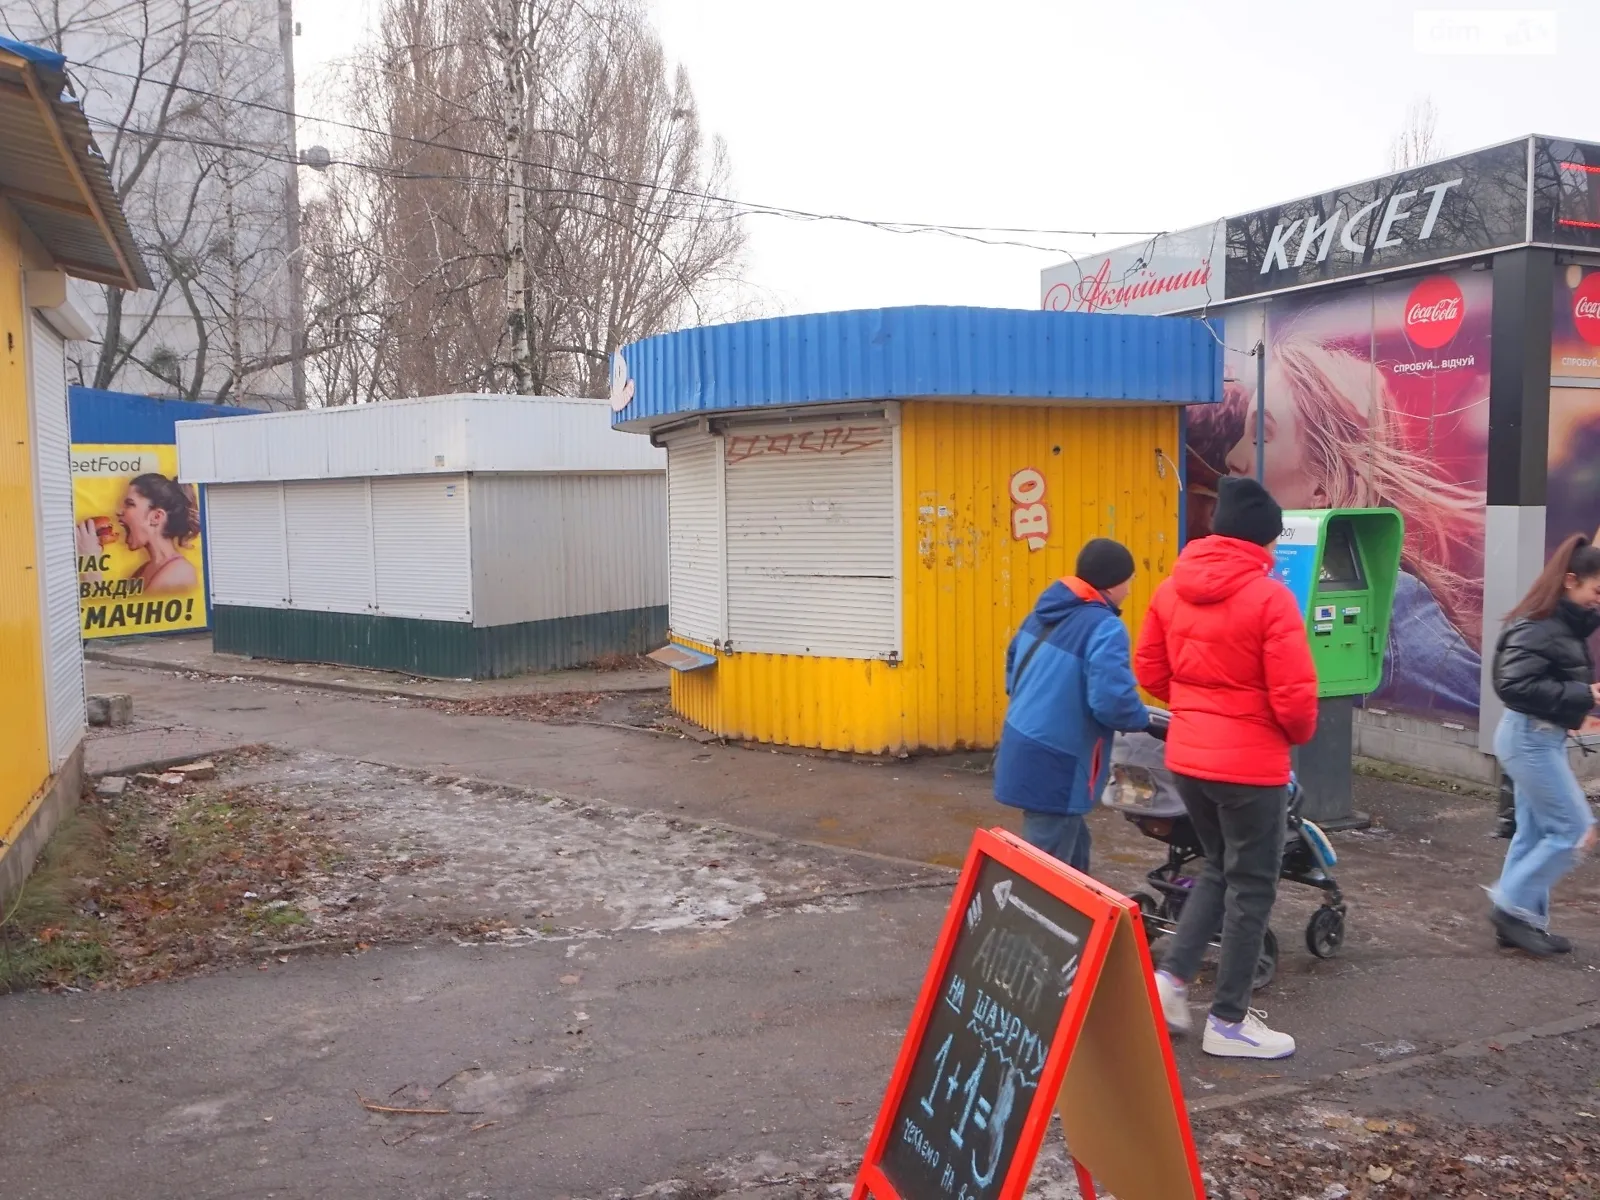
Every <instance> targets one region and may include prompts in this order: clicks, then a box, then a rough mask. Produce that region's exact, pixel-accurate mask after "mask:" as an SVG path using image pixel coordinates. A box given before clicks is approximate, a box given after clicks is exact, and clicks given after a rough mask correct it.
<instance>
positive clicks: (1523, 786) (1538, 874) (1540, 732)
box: [1489, 712, 1594, 929]
mask: <svg viewBox="0 0 1600 1200" xmlns="http://www.w3.org/2000/svg"><path fill="white" fill-rule="evenodd" d="M1494 753H1495V757H1496V758H1498V759H1499V760H1500V767H1501V769H1502V770H1504V771H1505V773H1506V774H1507V775H1509V776H1510V777H1511V782H1512V784H1513V785H1514V786H1515V788H1516V797H1517V801H1516V807H1517V833H1516V836H1515V837H1513V838H1512V839H1511V845H1510V846H1509V847H1508V848H1507V850H1506V862H1505V866H1504V867H1502V868H1501V870H1500V881H1499V882H1498V883H1496V884H1495V885H1494V886H1493V887H1492V888H1490V889H1489V899H1490V900H1492V901H1493V902H1494V906H1495V907H1496V908H1498V909H1499V910H1500V911H1501V912H1503V913H1506V914H1507V915H1508V916H1513V917H1517V918H1518V919H1520V920H1523V921H1526V922H1528V923H1529V924H1530V925H1532V926H1534V927H1535V928H1537V929H1546V928H1548V926H1549V924H1550V889H1551V888H1552V887H1554V886H1555V884H1556V881H1557V880H1559V879H1560V878H1561V877H1562V876H1563V875H1565V874H1566V873H1567V872H1568V871H1570V870H1572V868H1573V867H1574V866H1575V865H1576V864H1577V861H1578V857H1579V854H1578V846H1579V843H1581V842H1582V841H1583V839H1584V837H1585V835H1587V834H1588V832H1589V827H1590V826H1591V825H1593V824H1594V814H1593V813H1592V812H1590V811H1589V802H1588V800H1587V799H1586V798H1585V797H1584V794H1583V788H1582V787H1581V786H1580V785H1579V783H1578V778H1577V776H1576V775H1574V774H1573V773H1572V765H1571V763H1569V762H1568V761H1567V731H1566V730H1565V729H1561V728H1558V727H1557V726H1555V725H1552V724H1550V723H1549V722H1548V721H1540V720H1538V719H1536V718H1534V717H1529V716H1525V715H1524V714H1522V713H1518V712H1507V713H1506V715H1505V716H1504V717H1502V718H1501V719H1500V728H1499V729H1497V730H1495V735H1494Z"/></svg>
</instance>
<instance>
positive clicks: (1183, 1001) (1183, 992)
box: [1156, 971, 1194, 1033]
mask: <svg viewBox="0 0 1600 1200" xmlns="http://www.w3.org/2000/svg"><path fill="white" fill-rule="evenodd" d="M1156 995H1158V996H1160V997H1161V1015H1162V1016H1164V1017H1165V1018H1166V1019H1167V1032H1168V1033H1188V1032H1189V1027H1190V1026H1191V1025H1192V1024H1193V1023H1194V1018H1193V1017H1192V1016H1191V1015H1190V1013H1189V988H1188V985H1186V984H1182V983H1179V982H1178V981H1177V979H1175V978H1173V977H1172V976H1171V975H1168V974H1167V973H1166V972H1165V971H1157V972H1156Z"/></svg>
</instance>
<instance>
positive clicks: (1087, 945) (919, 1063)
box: [852, 830, 1205, 1200]
mask: <svg viewBox="0 0 1600 1200" xmlns="http://www.w3.org/2000/svg"><path fill="white" fill-rule="evenodd" d="M1053 1110H1059V1111H1060V1113H1061V1117H1062V1127H1063V1130H1064V1131H1065V1132H1066V1135H1067V1143H1068V1148H1069V1150H1070V1152H1071V1154H1072V1157H1073V1162H1074V1164H1075V1166H1076V1169H1077V1173H1078V1184H1079V1189H1080V1191H1081V1193H1082V1195H1083V1196H1085V1197H1086V1198H1089V1200H1092V1198H1093V1197H1094V1196H1095V1194H1096V1192H1095V1188H1094V1180H1095V1179H1097V1178H1098V1179H1101V1180H1102V1181H1103V1182H1104V1183H1106V1184H1107V1185H1108V1186H1110V1187H1112V1188H1113V1189H1114V1190H1115V1194H1116V1195H1117V1196H1118V1197H1121V1198H1122V1200H1146V1198H1149V1200H1180V1198H1183V1197H1193V1198H1196V1200H1203V1197H1204V1195H1205V1193H1204V1190H1203V1186H1202V1182H1201V1175H1200V1167H1199V1162H1198V1160H1197V1158H1196V1156H1195V1153H1194V1140H1193V1137H1192V1135H1191V1133H1190V1130H1189V1126H1188V1120H1187V1115H1186V1114H1185V1112H1184V1109H1183V1097H1182V1093H1181V1090H1180V1087H1179V1081H1178V1074H1177V1068H1176V1064H1175V1063H1174V1061H1173V1059H1172V1047H1171V1045H1170V1044H1169V1042H1168V1040H1167V1037H1166V1027H1165V1025H1164V1024H1163V1023H1162V1021H1161V1018H1160V1002H1159V999H1158V998H1157V996H1156V993H1155V982H1154V977H1153V974H1152V971H1151V967H1150V953H1149V948H1148V947H1147V946H1146V944H1145V940H1144V933H1143V929H1142V927H1141V926H1140V925H1139V922H1138V907H1137V905H1135V904H1134V903H1133V901H1131V900H1129V899H1128V898H1127V897H1125V896H1121V895H1119V894H1118V893H1116V892H1114V891H1112V890H1111V889H1110V888H1107V887H1105V886H1104V885H1102V884H1099V883H1096V882H1095V881H1094V880H1092V879H1090V878H1088V877H1087V876H1085V875H1081V874H1079V873H1078V872H1076V871H1073V870H1072V869H1071V868H1069V867H1067V866H1066V865H1065V864H1063V863H1061V862H1058V861H1057V860H1055V859H1053V858H1051V857H1050V856H1049V855H1046V854H1042V853H1041V852H1039V851H1038V850H1035V849H1034V848H1033V847H1031V846H1028V845H1027V844H1026V843H1024V842H1022V841H1021V840H1020V839H1019V838H1017V837H1015V836H1014V835H1012V834H1009V833H1007V832H1005V831H1003V830H979V831H978V832H977V833H976V834H975V835H974V837H973V843H972V848H971V850H970V851H969V853H968V856H967V862H966V866H965V867H964V868H963V870H962V873H961V879H960V882H959V883H958V884H957V885H956V891H955V895H954V896H953V897H952V900H951V905H950V908H949V910H948V911H947V912H946V913H945V920H944V926H943V929H942V930H941V932H940V936H939V942H938V945H937V946H936V947H935V949H934V952H933V961H932V962H931V963H930V964H929V968H928V974H927V976H926V978H925V979H924V982H923V988H922V993H921V995H920V996H919V997H918V1001H917V1008H916V1012H915V1013H914V1014H913V1016H912V1019H911V1025H910V1028H909V1029H908V1030H907V1031H906V1040H905V1042H904V1043H903V1044H902V1046H901V1050H900V1057H899V1060H898V1062H897V1064H896V1067H895V1073H894V1078H893V1079H892V1080H891V1081H890V1083H889V1088H888V1091H887V1093H886V1095H885V1096H884V1102H883V1106H882V1108H881V1109H880V1110H879V1113H878V1122H877V1125H876V1127H875V1128H874V1130H873V1134H872V1138H871V1140H870V1141H869V1142H868V1145H867V1154H866V1159H865V1161H864V1162H863V1163H862V1168H861V1173H860V1175H859V1176H858V1177H857V1180H856V1186H855V1189H854V1191H853V1192H852V1197H853V1200H869V1198H870V1200H1021V1198H1022V1196H1023V1194H1024V1192H1025V1191H1026V1190H1027V1186H1028V1180H1029V1177H1030V1176H1031V1175H1032V1172H1033V1160H1034V1158H1035V1156H1036V1155H1037V1154H1038V1151H1039V1143H1040V1141H1041V1139H1042V1138H1043V1136H1044V1130H1045V1127H1046V1125H1047V1124H1048V1122H1049V1119H1050V1114H1051V1112H1052V1111H1053Z"/></svg>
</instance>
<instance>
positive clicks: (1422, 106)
mask: <svg viewBox="0 0 1600 1200" xmlns="http://www.w3.org/2000/svg"><path fill="white" fill-rule="evenodd" d="M1448 153H1449V151H1448V150H1447V149H1446V148H1445V144H1444V139H1443V138H1441V137H1440V136H1439V110H1438V108H1436V107H1435V106H1434V103H1433V99H1432V98H1431V97H1429V96H1422V97H1419V98H1418V99H1416V100H1413V101H1412V102H1411V103H1410V105H1408V106H1407V108H1406V119H1405V124H1404V125H1403V126H1402V127H1401V129H1400V132H1399V133H1397V134H1395V135H1394V138H1393V139H1392V140H1391V141H1390V143H1389V170H1391V171H1404V170H1407V169H1408V168H1410V167H1420V166H1423V165H1424V164H1426V163H1431V162H1434V161H1436V160H1438V159H1441V158H1443V157H1444V156H1445V155H1446V154H1448Z"/></svg>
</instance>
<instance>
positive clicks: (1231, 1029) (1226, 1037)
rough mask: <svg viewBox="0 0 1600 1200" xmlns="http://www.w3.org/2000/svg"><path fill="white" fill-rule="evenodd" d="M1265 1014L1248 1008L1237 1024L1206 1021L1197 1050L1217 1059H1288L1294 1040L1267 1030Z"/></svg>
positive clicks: (1213, 1019) (1212, 1017) (1209, 1018)
mask: <svg viewBox="0 0 1600 1200" xmlns="http://www.w3.org/2000/svg"><path fill="white" fill-rule="evenodd" d="M1266 1015H1267V1014H1266V1013H1264V1012H1260V1011H1259V1010H1257V1009H1254V1008H1252V1009H1251V1010H1250V1012H1249V1015H1247V1016H1246V1017H1245V1019H1244V1020H1242V1021H1239V1022H1229V1021H1219V1020H1217V1018H1216V1016H1215V1015H1212V1016H1208V1017H1207V1018H1206V1032H1205V1036H1204V1037H1203V1038H1201V1040H1200V1049H1202V1050H1204V1051H1205V1052H1206V1053H1207V1054H1211V1055H1215V1056H1216V1057H1217V1058H1288V1057H1289V1056H1290V1055H1291V1054H1293V1053H1294V1039H1293V1038H1292V1037H1290V1036H1289V1035H1288V1034H1287V1033H1279V1032H1278V1031H1277V1030H1275V1029H1268V1028H1267V1022H1266Z"/></svg>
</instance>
